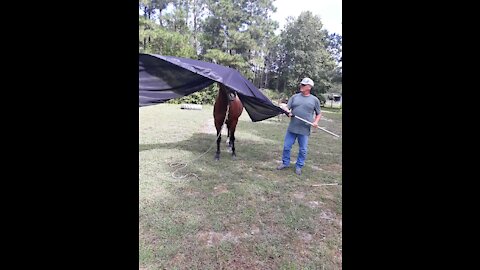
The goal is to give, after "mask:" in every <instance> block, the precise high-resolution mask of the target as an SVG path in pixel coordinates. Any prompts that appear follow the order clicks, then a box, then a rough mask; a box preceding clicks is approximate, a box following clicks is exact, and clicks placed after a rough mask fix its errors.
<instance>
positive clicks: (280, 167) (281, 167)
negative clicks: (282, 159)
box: [277, 163, 289, 170]
mask: <svg viewBox="0 0 480 270" xmlns="http://www.w3.org/2000/svg"><path fill="white" fill-rule="evenodd" d="M288 167H289V166H287V165H285V164H283V163H282V164H281V165H279V166H278V167H277V170H283V169H285V168H288Z"/></svg>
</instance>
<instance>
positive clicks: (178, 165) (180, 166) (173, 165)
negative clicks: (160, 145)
mask: <svg viewBox="0 0 480 270" xmlns="http://www.w3.org/2000/svg"><path fill="white" fill-rule="evenodd" d="M229 108H230V104H228V105H227V112H226V113H225V118H224V119H223V124H222V126H221V127H220V132H218V135H217V138H216V140H215V141H214V142H213V144H212V145H210V147H209V148H208V150H207V151H206V152H204V153H203V154H201V155H200V156H198V157H196V158H194V159H192V160H190V161H188V162H187V163H181V162H172V163H169V164H168V166H169V167H178V168H177V169H175V170H174V171H173V172H172V177H173V178H175V179H183V178H185V177H187V176H190V175H193V176H195V177H196V178H197V180H200V177H198V175H196V174H195V173H187V174H185V175H182V176H175V173H176V172H177V171H179V170H181V169H184V168H185V167H187V166H188V164H189V163H192V162H193V161H195V160H197V159H199V158H200V157H202V156H203V155H205V154H206V153H208V152H209V151H210V150H211V149H212V147H213V146H214V145H215V143H216V142H217V140H218V138H219V137H220V136H221V135H222V129H223V125H225V122H226V121H227V118H228V111H229Z"/></svg>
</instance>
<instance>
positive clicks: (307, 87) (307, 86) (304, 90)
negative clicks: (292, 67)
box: [300, 84, 312, 93]
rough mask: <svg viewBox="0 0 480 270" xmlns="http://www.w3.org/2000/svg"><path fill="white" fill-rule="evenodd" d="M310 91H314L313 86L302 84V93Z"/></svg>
mask: <svg viewBox="0 0 480 270" xmlns="http://www.w3.org/2000/svg"><path fill="white" fill-rule="evenodd" d="M310 89H312V86H311V85H309V84H300V92H302V93H304V92H310Z"/></svg>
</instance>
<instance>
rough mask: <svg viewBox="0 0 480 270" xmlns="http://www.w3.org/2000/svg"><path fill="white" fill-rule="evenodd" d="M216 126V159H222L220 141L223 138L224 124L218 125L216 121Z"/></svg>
mask: <svg viewBox="0 0 480 270" xmlns="http://www.w3.org/2000/svg"><path fill="white" fill-rule="evenodd" d="M215 127H216V128H217V152H216V153H215V160H219V159H220V141H221V140H222V125H220V126H219V125H218V124H217V123H215Z"/></svg>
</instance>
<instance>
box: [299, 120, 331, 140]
mask: <svg viewBox="0 0 480 270" xmlns="http://www.w3.org/2000/svg"><path fill="white" fill-rule="evenodd" d="M294 116H295V118H297V119H298V120H301V121H303V122H305V123H308V124H310V125H312V126H313V123H312V122H308V121H307V120H305V119H303V118H301V117H298V116H296V115H294ZM317 128H319V129H321V130H323V131H325V132H327V133H328V134H331V135H333V136H335V137H337V138H340V136H338V135H337V134H335V133H333V132H331V131H328V130H326V129H324V128H321V127H317Z"/></svg>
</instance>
